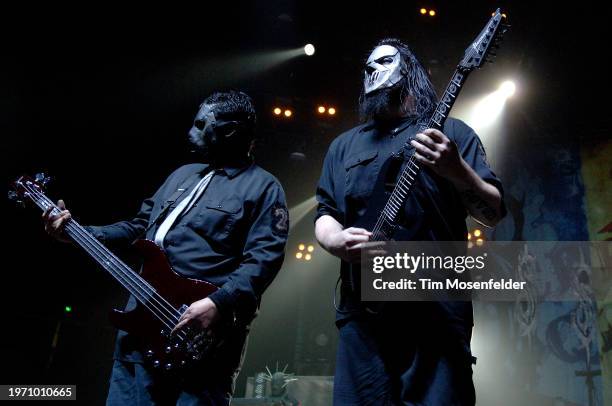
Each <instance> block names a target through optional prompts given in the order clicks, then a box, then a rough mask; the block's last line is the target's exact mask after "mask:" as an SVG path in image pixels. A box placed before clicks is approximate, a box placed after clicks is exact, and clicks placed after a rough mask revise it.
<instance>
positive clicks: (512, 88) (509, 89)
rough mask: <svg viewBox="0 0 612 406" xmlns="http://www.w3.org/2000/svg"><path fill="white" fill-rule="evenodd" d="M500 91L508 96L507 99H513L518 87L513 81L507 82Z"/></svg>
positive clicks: (500, 87)
mask: <svg viewBox="0 0 612 406" xmlns="http://www.w3.org/2000/svg"><path fill="white" fill-rule="evenodd" d="M499 91H500V92H501V93H502V94H503V95H504V96H506V98H509V97H512V95H514V92H516V85H515V84H514V82H513V81H511V80H506V81H505V82H504V83H502V84H501V85H500V86H499Z"/></svg>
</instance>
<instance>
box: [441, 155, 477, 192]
mask: <svg viewBox="0 0 612 406" xmlns="http://www.w3.org/2000/svg"><path fill="white" fill-rule="evenodd" d="M472 174H473V170H472V168H470V166H469V165H468V164H467V162H465V161H464V160H463V158H461V161H460V164H459V165H458V166H457V169H456V170H455V171H453V172H452V173H451V174H450V175H449V176H447V179H448V180H449V181H450V182H451V183H452V184H453V186H454V187H455V189H457V190H459V191H462V190H467V189H472V188H473V187H474V183H475V182H474V176H472Z"/></svg>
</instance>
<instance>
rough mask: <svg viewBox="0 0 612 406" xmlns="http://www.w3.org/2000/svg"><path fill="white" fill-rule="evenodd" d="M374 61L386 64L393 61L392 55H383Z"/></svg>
mask: <svg viewBox="0 0 612 406" xmlns="http://www.w3.org/2000/svg"><path fill="white" fill-rule="evenodd" d="M376 62H378V63H379V64H381V65H388V64H390V63H392V62H393V57H392V56H383V57H382V58H379V59H377V60H376Z"/></svg>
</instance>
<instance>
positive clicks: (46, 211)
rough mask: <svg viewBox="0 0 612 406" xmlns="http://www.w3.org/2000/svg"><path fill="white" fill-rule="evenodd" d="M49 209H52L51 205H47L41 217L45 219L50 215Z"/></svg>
mask: <svg viewBox="0 0 612 406" xmlns="http://www.w3.org/2000/svg"><path fill="white" fill-rule="evenodd" d="M51 211H53V207H47V210H45V212H44V213H43V215H42V218H43V219H44V220H45V221H46V220H47V219H48V218H49V216H50V215H51Z"/></svg>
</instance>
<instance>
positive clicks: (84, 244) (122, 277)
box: [29, 188, 171, 327]
mask: <svg viewBox="0 0 612 406" xmlns="http://www.w3.org/2000/svg"><path fill="white" fill-rule="evenodd" d="M29 191H30V194H33V195H38V197H39V199H41V200H43V201H44V200H46V202H45V203H46V204H47V205H49V206H50V207H53V208H54V209H55V210H57V211H59V210H60V209H59V208H58V207H57V206H55V205H54V204H53V203H52V202H50V201H49V200H48V199H45V198H44V197H45V196H44V195H42V194H41V193H40V192H38V191H36V190H34V189H32V188H29ZM41 195H42V196H43V197H42V198H41ZM36 203H37V204H38V205H39V207H41V208H43V209H46V206H41V205H40V204H39V202H36ZM75 224H77V225H78V223H76V222H75V223H72V222H69V223H68V224H67V225H66V226H67V227H68V229H69V231H72V232H74V233H75V235H74V236H73V238H74V239H75V240H76V242H80V243H81V244H82V247H83V248H84V249H85V250H86V251H87V252H89V253H90V254H91V255H92V256H93V257H94V259H96V260H98V261H99V263H100V265H102V266H104V265H107V266H111V267H114V268H116V269H108V270H109V272H111V274H113V275H114V276H116V277H117V279H118V281H119V282H120V283H121V284H122V285H123V286H124V287H126V288H128V286H131V287H133V285H130V283H129V282H130V281H129V280H126V279H125V276H128V277H129V275H130V274H126V273H125V270H123V271H124V273H121V272H120V271H121V263H120V261H119V260H118V259H117V258H116V257H115V258H113V257H114V255H112V253H110V252H108V256H109V257H111V261H112V262H108V261H104V260H103V259H104V256H103V255H100V251H101V250H100V247H96V246H95V245H94V244H92V243H91V242H90V241H87V239H86V238H83V233H86V231H85V230H84V229H83V230H82V232H81V231H80V230H78V228H77V227H76V226H75ZM95 243H96V244H98V245H99V243H98V242H97V241H96V242H95ZM92 245H93V247H92ZM96 249H97V250H98V251H99V252H95V251H96ZM102 254H103V252H102ZM128 270H129V269H128ZM117 271H119V272H120V273H119V274H118V275H117ZM129 272H130V273H131V272H132V271H131V270H129ZM131 282H132V283H133V282H134V281H133V280H132V281H131ZM138 288H141V289H143V290H144V293H145V294H147V292H146V288H147V286H144V288H143V286H138ZM151 289H152V288H151ZM136 293H137V294H136V295H135V296H136V297H138V298H139V299H140V301H141V302H143V305H145V306H146V307H147V308H149V310H151V311H152V312H153V313H154V315H156V316H157V317H158V318H160V317H159V316H160V315H161V316H163V317H164V318H165V320H162V319H161V318H160V320H161V321H163V322H166V321H169V320H171V319H169V318H167V315H163V314H158V313H156V312H155V311H154V310H153V309H151V308H150V307H149V306H147V302H148V301H147V300H146V296H144V295H143V293H142V292H136ZM151 293H153V291H149V292H148V294H149V296H151ZM152 298H153V297H152ZM153 299H154V298H153ZM156 310H159V309H156ZM164 324H166V323H164ZM167 327H170V326H168V325H167Z"/></svg>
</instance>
